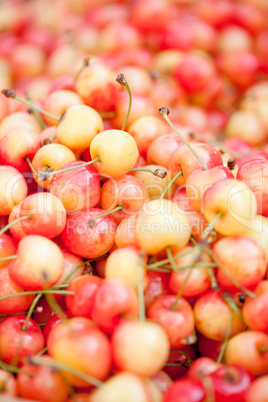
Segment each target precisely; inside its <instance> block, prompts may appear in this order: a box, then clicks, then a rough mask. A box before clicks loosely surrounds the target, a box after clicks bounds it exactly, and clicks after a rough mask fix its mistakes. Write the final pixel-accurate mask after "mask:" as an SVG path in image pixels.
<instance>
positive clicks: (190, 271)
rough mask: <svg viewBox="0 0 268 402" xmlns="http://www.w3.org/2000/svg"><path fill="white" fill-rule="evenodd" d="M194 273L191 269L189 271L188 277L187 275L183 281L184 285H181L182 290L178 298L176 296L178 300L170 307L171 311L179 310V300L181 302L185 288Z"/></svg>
mask: <svg viewBox="0 0 268 402" xmlns="http://www.w3.org/2000/svg"><path fill="white" fill-rule="evenodd" d="M192 272H193V271H192V270H191V269H189V272H188V273H187V275H186V277H185V279H184V281H183V283H182V285H181V288H180V290H179V291H178V293H177V296H176V298H175V300H174V303H173V304H172V306H171V307H170V310H177V308H178V303H179V300H180V298H181V296H182V293H183V291H184V289H185V286H186V285H187V282H188V280H189V279H190V276H191V273H192Z"/></svg>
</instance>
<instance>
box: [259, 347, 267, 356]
mask: <svg viewBox="0 0 268 402" xmlns="http://www.w3.org/2000/svg"><path fill="white" fill-rule="evenodd" d="M258 352H259V353H260V354H261V355H263V354H264V353H267V352H268V346H259V347H258Z"/></svg>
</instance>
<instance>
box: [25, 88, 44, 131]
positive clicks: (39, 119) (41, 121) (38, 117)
mask: <svg viewBox="0 0 268 402" xmlns="http://www.w3.org/2000/svg"><path fill="white" fill-rule="evenodd" d="M26 98H27V99H28V101H30V102H32V99H31V96H30V94H29V93H27V94H26ZM33 113H34V117H35V118H36V120H37V121H38V123H39V124H40V126H41V127H42V129H43V130H44V129H45V128H46V124H45V122H44V120H43V119H42V116H41V115H40V113H39V112H38V110H36V109H35V108H34V109H33Z"/></svg>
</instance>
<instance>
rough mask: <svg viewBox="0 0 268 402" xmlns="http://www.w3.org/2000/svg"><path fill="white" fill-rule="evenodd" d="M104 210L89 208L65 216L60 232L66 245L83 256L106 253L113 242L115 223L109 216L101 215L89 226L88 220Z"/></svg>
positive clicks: (98, 255)
mask: <svg viewBox="0 0 268 402" xmlns="http://www.w3.org/2000/svg"><path fill="white" fill-rule="evenodd" d="M104 212H105V211H104V210H103V209H100V208H90V209H89V210H88V211H79V212H77V213H75V214H73V215H69V216H68V217H67V222H66V226H65V229H64V231H63V233H62V238H63V241H64V243H65V245H66V247H67V248H68V249H69V250H70V251H71V252H72V253H74V254H77V255H80V256H81V257H83V258H96V257H100V256H101V255H103V254H105V253H107V252H108V251H109V250H110V249H111V248H112V246H113V244H114V236H115V231H116V224H115V222H114V220H113V218H112V217H111V216H109V215H108V216H103V217H101V218H98V219H96V220H95V221H94V226H93V227H92V228H91V227H90V226H89V222H90V220H91V219H93V218H96V217H97V216H99V215H100V214H103V213H104Z"/></svg>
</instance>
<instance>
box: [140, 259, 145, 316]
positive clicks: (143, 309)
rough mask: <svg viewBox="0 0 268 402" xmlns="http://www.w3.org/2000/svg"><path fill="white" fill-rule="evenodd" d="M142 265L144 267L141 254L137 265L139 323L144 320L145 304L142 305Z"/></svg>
mask: <svg viewBox="0 0 268 402" xmlns="http://www.w3.org/2000/svg"><path fill="white" fill-rule="evenodd" d="M143 265H144V254H143V253H141V254H140V256H139V265H138V298H139V319H140V321H141V322H144V321H145V320H146V315H145V304H144V286H143V269H144V268H143Z"/></svg>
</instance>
